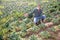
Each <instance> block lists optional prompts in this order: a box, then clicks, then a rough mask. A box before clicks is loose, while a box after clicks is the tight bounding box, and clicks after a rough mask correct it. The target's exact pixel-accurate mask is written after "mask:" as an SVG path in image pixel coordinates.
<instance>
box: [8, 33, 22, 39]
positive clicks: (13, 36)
mask: <svg viewBox="0 0 60 40" xmlns="http://www.w3.org/2000/svg"><path fill="white" fill-rule="evenodd" d="M8 40H21V39H20V38H19V35H18V34H16V33H15V32H14V33H12V34H10V35H9V38H8Z"/></svg>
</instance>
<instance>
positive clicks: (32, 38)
mask: <svg viewBox="0 0 60 40" xmlns="http://www.w3.org/2000/svg"><path fill="white" fill-rule="evenodd" d="M30 40H38V39H37V37H36V36H35V35H31V37H30Z"/></svg>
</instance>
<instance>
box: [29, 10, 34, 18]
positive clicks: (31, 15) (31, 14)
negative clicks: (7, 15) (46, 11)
mask: <svg viewBox="0 0 60 40" xmlns="http://www.w3.org/2000/svg"><path fill="white" fill-rule="evenodd" d="M34 12H35V10H33V11H32V12H31V13H29V16H28V18H32V17H33V13H34Z"/></svg>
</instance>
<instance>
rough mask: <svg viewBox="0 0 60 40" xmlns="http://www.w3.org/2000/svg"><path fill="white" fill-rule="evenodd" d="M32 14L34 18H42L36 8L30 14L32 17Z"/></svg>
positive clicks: (40, 11) (40, 12)
mask: <svg viewBox="0 0 60 40" xmlns="http://www.w3.org/2000/svg"><path fill="white" fill-rule="evenodd" d="M33 14H34V17H40V16H42V10H41V9H40V10H39V11H38V9H37V8H36V9H34V10H33V11H32V12H31V13H30V15H33Z"/></svg>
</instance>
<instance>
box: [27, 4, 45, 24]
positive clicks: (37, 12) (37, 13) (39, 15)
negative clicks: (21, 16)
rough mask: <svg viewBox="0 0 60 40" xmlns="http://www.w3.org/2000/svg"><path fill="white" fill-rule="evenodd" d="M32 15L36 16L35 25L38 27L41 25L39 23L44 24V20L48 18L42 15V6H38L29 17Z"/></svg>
mask: <svg viewBox="0 0 60 40" xmlns="http://www.w3.org/2000/svg"><path fill="white" fill-rule="evenodd" d="M32 14H34V24H36V25H38V24H39V21H40V22H41V23H42V22H44V19H45V18H46V16H45V15H43V13H42V9H41V6H40V4H38V5H37V7H36V8H35V9H34V10H33V11H32V12H31V13H30V14H29V15H32ZM26 15H28V14H26Z"/></svg>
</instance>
